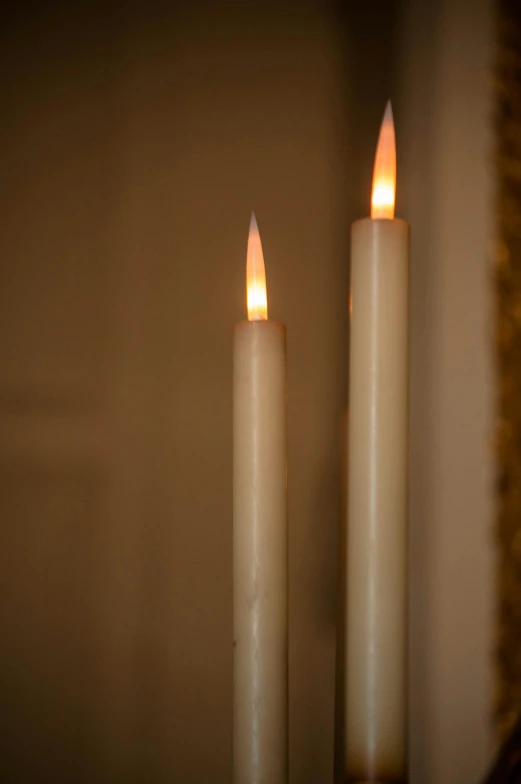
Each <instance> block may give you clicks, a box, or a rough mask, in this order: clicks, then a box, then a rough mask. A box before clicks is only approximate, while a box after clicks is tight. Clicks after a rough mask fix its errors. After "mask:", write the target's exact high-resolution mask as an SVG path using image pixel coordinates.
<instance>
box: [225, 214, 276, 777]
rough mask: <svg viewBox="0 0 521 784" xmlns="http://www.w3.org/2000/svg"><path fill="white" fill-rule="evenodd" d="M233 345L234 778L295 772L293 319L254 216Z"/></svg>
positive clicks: (271, 775) (273, 775)
mask: <svg viewBox="0 0 521 784" xmlns="http://www.w3.org/2000/svg"><path fill="white" fill-rule="evenodd" d="M247 304H248V321H241V322H240V323H238V324H236V326H235V330H234V348H233V628H234V642H233V780H234V784H286V782H287V777H288V752H287V749H288V636H287V635H288V633H287V625H288V624H287V620H288V618H287V614H288V613H287V601H288V599H287V582H288V573H287V568H288V567H287V561H288V555H287V538H288V528H287V487H286V485H287V475H286V328H285V327H284V326H283V325H282V324H278V323H277V322H275V321H269V320H268V303H267V294H266V277H265V271H264V258H263V254H262V245H261V241H260V236H259V231H258V228H257V223H256V220H255V216H254V215H252V219H251V225H250V234H249V239H248V255H247Z"/></svg>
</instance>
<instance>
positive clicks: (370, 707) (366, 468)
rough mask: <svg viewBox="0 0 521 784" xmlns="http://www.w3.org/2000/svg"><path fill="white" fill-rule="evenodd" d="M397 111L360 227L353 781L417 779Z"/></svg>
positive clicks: (353, 302)
mask: <svg viewBox="0 0 521 784" xmlns="http://www.w3.org/2000/svg"><path fill="white" fill-rule="evenodd" d="M395 180H396V152H395V138H394V123H393V117H392V111H391V106H390V104H388V106H387V109H386V112H385V116H384V120H383V124H382V129H381V131H380V138H379V143H378V149H377V155H376V161H375V171H374V178H373V197H372V210H371V218H367V219H364V220H360V221H357V222H356V223H354V224H353V227H352V245H351V292H350V311H351V332H350V366H349V429H348V433H349V435H348V502H347V554H346V565H347V569H346V585H345V590H346V591H347V602H346V610H347V617H346V623H345V629H346V645H345V650H346V657H347V660H346V679H345V719H346V737H345V777H346V781H349V782H386V781H389V782H390V781H392V782H403V781H406V779H407V743H406V643H407V634H406V626H407V624H406V615H407V593H406V582H407V581H406V574H407V464H408V432H407V428H408V424H407V412H408V280H409V227H408V225H407V223H405V221H402V220H398V219H394V200H395Z"/></svg>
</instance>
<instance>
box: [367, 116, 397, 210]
mask: <svg viewBox="0 0 521 784" xmlns="http://www.w3.org/2000/svg"><path fill="white" fill-rule="evenodd" d="M395 194H396V140H395V135H394V121H393V110H392V108H391V102H390V101H389V102H388V104H387V106H386V109H385V114H384V118H383V121H382V127H381V128H380V136H379V138H378V146H377V148H376V158H375V162H374V172H373V193H372V197H371V218H384V219H387V220H392V219H393V218H394V202H395Z"/></svg>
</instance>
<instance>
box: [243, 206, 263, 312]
mask: <svg viewBox="0 0 521 784" xmlns="http://www.w3.org/2000/svg"><path fill="white" fill-rule="evenodd" d="M246 289H247V294H248V320H249V321H266V320H267V318H268V296H267V293H266V271H265V269H264V256H263V253H262V244H261V239H260V234H259V228H258V226H257V221H256V220H255V215H254V213H252V215H251V223H250V234H249V236H248V256H247V259H246Z"/></svg>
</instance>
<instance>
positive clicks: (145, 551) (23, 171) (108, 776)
mask: <svg viewBox="0 0 521 784" xmlns="http://www.w3.org/2000/svg"><path fill="white" fill-rule="evenodd" d="M44 5H45V4H44ZM160 5H161V4H160V3H157V4H148V6H149V10H148V11H147V10H146V4H144V3H134V4H132V3H129V4H125V5H124V6H123V4H122V5H121V8H117V6H114V10H113V11H110V13H109V9H108V8H104V9H99V10H96V8H95V5H93V4H86V6H89V7H88V8H87V7H85V8H83V6H82V5H81V4H79V5H75V6H74V11H73V10H68V8H69V7H68V5H66V4H63V5H62V6H61V7H60V6H59V4H56V9H57V10H55V11H54V12H50V11H49V12H47V11H45V10H44V9H42V8H38V9H34V10H31V11H28V9H25V11H24V14H23V16H22V14H21V12H20V13H19V14H17V13H15V12H13V13H14V16H13V17H12V18H10V19H9V20H8V22H9V24H7V23H6V25H5V26H4V28H3V29H2V31H1V36H2V38H1V42H0V43H1V53H2V54H1V56H2V60H3V65H4V67H3V68H2V69H1V70H0V89H1V91H2V96H3V101H4V106H3V110H2V111H3V120H2V124H1V130H0V163H1V167H0V169H1V171H2V177H1V183H0V188H1V190H0V199H1V201H0V208H1V210H2V215H3V220H2V230H1V232H0V258H1V265H0V276H1V277H0V296H1V298H2V302H1V307H0V351H1V357H2V361H1V363H0V469H1V470H0V515H1V517H0V519H1V525H0V569H1V573H2V583H1V588H0V613H1V617H2V623H3V633H2V640H3V642H2V652H1V654H0V694H1V697H2V706H3V715H4V717H7V718H6V719H5V730H4V731H3V732H2V733H1V735H0V768H2V766H3V769H2V770H1V773H2V781H5V782H16V783H17V784H18V783H19V782H23V781H28V782H32V781H36V780H38V781H41V780H44V779H46V778H48V779H49V780H52V781H53V782H57V781H66V782H69V781H71V780H75V781H80V780H84V781H86V782H92V781H97V782H102V781H110V782H115V781H118V780H121V781H125V782H127V783H128V782H132V781H143V780H147V781H158V782H159V781H176V782H180V783H181V784H189V783H190V782H193V783H194V784H197V783H198V782H208V781H213V782H227V781H229V780H230V766H231V661H232V659H231V617H232V616H231V611H232V585H231V543H232V537H231V421H232V420H231V329H232V325H233V322H234V321H236V320H237V319H240V318H242V317H243V315H244V288H243V287H244V257H245V250H246V239H247V228H248V222H249V215H250V211H251V210H252V209H255V211H256V214H257V219H258V222H259V227H260V230H261V235H262V239H263V244H264V254H265V259H266V265H267V276H268V287H269V298H270V314H271V315H272V316H273V317H275V318H279V319H281V320H283V321H285V322H286V324H287V327H288V362H289V366H288V367H289V406H290V407H289V459H290V473H289V488H290V491H289V492H290V497H289V510H290V550H291V552H290V564H289V568H290V720H291V727H290V764H291V780H292V782H294V784H307V782H309V784H312V783H313V784H315V782H318V781H322V782H327V781H331V778H332V771H333V707H334V706H333V703H334V677H335V673H334V654H335V613H336V596H335V593H336V570H337V551H338V547H337V541H338V525H339V496H340V461H341V457H340V456H341V425H340V423H341V420H342V412H343V409H344V406H345V391H346V367H347V349H346V345H347V339H346V335H347V309H346V300H347V260H348V228H349V223H350V221H351V220H352V219H353V218H354V217H358V216H360V214H363V212H364V211H365V210H366V209H367V208H368V200H369V195H368V188H369V182H370V176H371V173H370V169H371V166H372V154H373V145H374V140H375V139H376V134H377V130H378V123H379V121H380V118H381V112H382V109H383V106H384V104H385V100H386V98H387V96H388V93H389V91H390V84H391V69H390V68H387V64H388V55H389V53H390V50H391V46H392V40H391V39H390V38H389V34H388V31H389V30H390V29H391V27H392V25H391V24H390V22H391V21H392V13H393V12H392V9H391V11H390V10H389V8H390V6H389V4H387V6H386V7H387V10H386V11H382V13H381V15H376V16H375V15H374V14H372V12H371V8H368V9H367V11H366V10H364V11H360V12H358V11H356V12H355V11H353V12H352V13H351V12H347V13H346V15H345V16H335V15H334V14H333V13H332V11H331V10H328V7H327V6H326V5H325V4H321V3H319V2H317V3H316V4H314V3H299V4H294V5H291V4H290V5H287V4H280V5H277V4H273V6H270V4H262V6H259V7H257V8H256V10H255V12H254V13H253V12H252V11H251V9H249V10H248V9H247V8H245V6H244V4H242V5H239V4H235V3H233V4H229V3H227V4H217V3H216V4H215V8H213V4H211V3H207V4H206V5H204V4H203V5H202V6H199V5H196V6H194V7H193V9H192V10H191V11H188V10H184V11H183V10H182V8H181V6H180V4H177V5H174V6H172V5H168V8H164V9H163V10H162V11H160V10H159V8H160ZM163 5H165V6H166V5H167V4H163ZM181 5H186V8H187V9H188V7H189V5H190V4H188V3H187V4H181ZM235 5H237V6H238V7H232V6H235ZM418 5H419V4H413V3H411V7H410V13H409V20H408V22H407V24H409V25H411V26H412V28H411V29H412V30H413V37H412V38H411V36H407V35H406V36H405V44H404V46H405V50H404V51H405V52H406V54H407V58H408V59H407V68H404V71H403V74H402V77H401V81H400V79H399V82H398V83H399V86H400V100H401V101H402V103H401V105H398V106H397V125H398V138H399V141H400V144H401V153H400V158H399V167H401V168H400V169H399V172H400V177H401V178H403V180H401V182H403V184H402V185H401V188H402V190H401V195H400V200H401V201H400V211H401V213H402V214H403V215H404V217H407V218H409V219H410V220H411V223H412V225H413V260H412V264H413V273H412V274H413V279H412V282H413V312H412V383H413V386H412V444H411V447H412V455H413V462H412V476H411V480H412V567H411V569H412V597H413V604H412V628H411V634H412V662H411V668H412V677H413V690H412V729H411V736H412V753H413V772H414V776H413V781H414V782H418V784H419V783H420V782H421V784H427V783H428V782H433V783H434V782H436V784H438V783H439V784H450V782H451V781H454V782H462V784H465V783H466V782H469V784H470V782H471V781H473V780H474V778H475V774H476V773H477V772H479V771H480V770H481V768H482V764H483V760H484V759H485V757H486V753H487V749H486V745H487V744H486V741H487V711H488V700H489V690H488V685H487V684H488V681H487V672H488V668H487V663H488V652H489V648H490V629H491V620H490V618H491V595H492V587H491V586H492V583H491V572H490V544H489V543H490V538H489V537H490V527H491V508H490V497H489V496H490V464H489V462H488V459H487V454H488V451H487V450H488V448H489V445H488V441H487V438H488V431H487V427H488V422H489V415H490V393H491V373H490V362H489V360H488V356H489V354H488V349H489V342H490V337H489V334H488V332H487V330H488V328H489V322H488V300H487V271H486V259H485V254H484V248H485V240H486V238H487V237H488V228H487V205H488V196H489V185H488V180H487V176H486V173H485V158H484V156H485V152H486V149H485V147H486V138H485V137H486V133H485V128H486V102H485V94H484V91H483V90H484V87H483V84H484V83H483V82H482V81H481V79H482V76H483V67H484V61H483V56H484V50H483V49H482V47H481V45H480V43H479V42H480V41H482V40H484V39H485V38H486V34H487V22H488V18H487V13H486V10H485V9H484V7H480V4H479V3H478V6H476V5H475V4H474V6H473V7H475V8H478V7H479V11H477V12H476V14H477V15H476V16H475V17H474V16H472V18H471V17H468V18H467V17H466V11H464V9H463V6H464V3H463V2H459V3H456V4H455V6H454V7H453V8H452V10H451V11H450V13H449V15H448V16H447V17H446V18H444V20H443V26H442V28H440V33H439V35H438V37H437V38H436V39H435V41H436V43H435V44H434V43H429V46H427V47H426V49H425V51H426V52H427V54H424V49H423V48H422V47H423V44H424V39H425V41H426V42H427V43H428V42H429V41H430V26H429V24H427V23H426V22H425V20H423V19H422V18H420V16H421V15H420V11H419V9H418V7H417V6H418ZM447 5H449V4H447ZM453 5H454V4H453ZM139 7H141V10H136V9H139ZM71 8H72V7H71ZM212 9H213V10H212ZM364 9H365V6H364ZM468 13H469V14H471V12H470V11H469V12H468ZM374 20H376V21H374ZM359 24H360V25H362V27H363V30H364V34H363V35H360V34H359V33H360V31H359V29H358V25H359ZM467 24H469V25H471V24H472V25H474V27H472V29H473V31H474V32H473V35H472V37H471V38H469V37H468V35H467V34H466V30H467ZM442 32H443V34H442ZM461 40H463V41H466V42H467V48H468V52H466V54H465V62H464V63H463V61H462V60H460V58H459V56H457V53H458V51H459V47H460V46H461ZM413 63H414V64H415V67H414V68H412V67H411V64H413ZM453 68H454V69H455V70H453ZM423 72H425V73H426V76H427V77H428V79H429V81H430V82H432V83H433V84H434V85H435V88H436V90H435V93H433V94H432V100H429V101H427V94H426V93H425V91H424V90H423V85H422V82H421V81H420V80H419V74H421V73H423ZM402 88H403V89H402ZM462 96H464V97H465V101H463V99H462ZM427 118H429V120H430V121H432V122H429V133H428V135H427V136H425V135H424V131H425V129H426V126H427ZM467 132H468V133H469V134H470V137H471V138H470V142H469V140H468V137H467ZM426 153H428V155H427V159H428V163H427V164H424V160H425V154H426ZM424 166H427V173H426V175H425V177H424V176H423V171H424V169H423V167H424ZM426 182H427V183H428V184H429V188H426V187H425V185H424V184H425V183H426ZM28 749H30V753H28ZM449 771H450V772H449Z"/></svg>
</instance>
